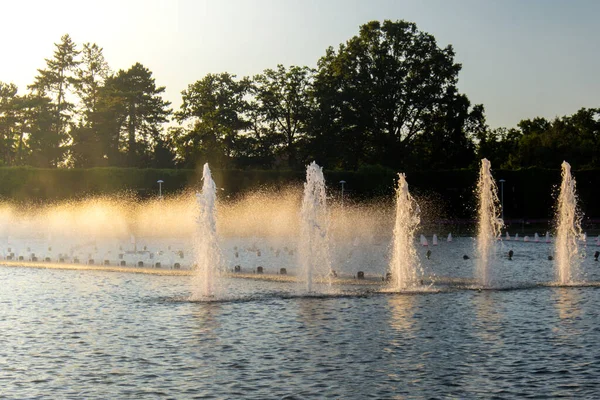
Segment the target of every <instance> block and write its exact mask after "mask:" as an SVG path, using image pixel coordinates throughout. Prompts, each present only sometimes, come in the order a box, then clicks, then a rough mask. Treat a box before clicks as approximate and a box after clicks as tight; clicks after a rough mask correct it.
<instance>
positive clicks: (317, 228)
mask: <svg viewBox="0 0 600 400" xmlns="http://www.w3.org/2000/svg"><path fill="white" fill-rule="evenodd" d="M300 217H301V218H300V220H301V221H300V222H301V226H300V246H299V250H300V251H299V253H298V256H299V260H300V265H301V267H302V272H303V277H304V280H305V282H306V290H307V291H308V292H312V291H313V283H314V281H315V275H316V278H321V279H325V280H327V281H328V283H329V285H331V261H330V256H329V237H328V228H329V215H328V213H327V196H326V192H325V178H324V177H323V170H322V168H321V167H319V166H318V165H317V163H315V162H314V161H313V162H312V163H311V164H310V165H309V166H308V167H306V182H305V183H304V196H303V199H302V209H301V211H300Z"/></svg>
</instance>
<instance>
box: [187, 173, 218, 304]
mask: <svg viewBox="0 0 600 400" xmlns="http://www.w3.org/2000/svg"><path fill="white" fill-rule="evenodd" d="M202 180H203V185H202V192H201V193H196V202H197V204H198V216H197V218H196V228H197V230H196V238H195V251H196V274H195V276H194V280H195V285H194V290H195V292H194V293H193V294H192V297H193V298H201V297H210V296H214V295H215V279H216V278H217V273H218V271H219V264H220V260H221V255H220V250H219V243H218V241H217V215H216V214H217V213H216V203H217V187H216V185H215V182H214V181H213V179H212V176H211V173H210V168H209V167H208V163H207V164H204V169H203V172H202Z"/></svg>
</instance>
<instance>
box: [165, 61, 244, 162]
mask: <svg viewBox="0 0 600 400" xmlns="http://www.w3.org/2000/svg"><path fill="white" fill-rule="evenodd" d="M249 89H250V81H249V79H247V78H243V79H241V80H236V79H235V75H231V74H229V73H226V72H224V73H221V74H208V75H206V76H205V77H204V78H203V79H201V80H199V81H196V82H195V83H193V84H191V85H189V86H188V88H187V89H186V90H184V91H183V92H182V100H183V102H182V104H181V109H180V111H179V112H178V113H177V114H176V118H177V120H178V121H179V122H180V123H183V122H190V124H191V125H190V126H189V127H188V128H186V129H185V130H182V131H179V136H178V139H177V147H178V152H179V154H180V155H185V163H186V164H187V165H190V166H192V165H195V164H196V163H198V162H200V161H204V162H206V161H208V162H211V163H213V164H216V165H218V166H220V167H226V166H230V164H231V162H232V159H234V158H235V157H236V150H237V148H238V146H237V145H238V135H240V133H241V132H244V131H245V130H246V129H247V128H248V127H249V126H250V123H249V121H248V120H247V119H246V118H245V116H244V113H245V112H246V111H247V110H248V107H249V105H248V102H247V101H246V99H245V96H246V95H247V94H248V92H249Z"/></svg>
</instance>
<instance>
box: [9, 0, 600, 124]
mask: <svg viewBox="0 0 600 400" xmlns="http://www.w3.org/2000/svg"><path fill="white" fill-rule="evenodd" d="M0 15H1V16H2V17H1V20H2V21H1V23H0V38H1V39H0V43H1V46H0V48H1V50H2V57H1V58H0V81H3V82H14V83H15V84H17V85H18V86H19V89H20V92H21V93H22V94H23V93H25V91H26V86H27V85H28V84H29V83H31V82H32V81H33V78H34V76H35V75H36V69H37V68H42V67H44V66H45V63H44V58H49V57H51V56H52V53H53V51H54V43H56V42H59V41H60V37H61V36H62V35H63V34H65V33H69V34H70V35H71V37H72V38H73V40H74V41H75V42H76V43H78V44H79V45H81V44H82V43H84V42H95V43H97V44H98V45H99V46H101V47H103V48H104V55H105V58H106V60H107V61H108V63H109V64H110V66H111V68H112V69H113V70H114V71H116V70H118V69H128V68H129V67H130V66H131V65H133V64H134V63H135V62H141V63H142V64H144V65H145V66H146V67H148V68H149V69H150V70H151V71H152V72H153V74H154V77H155V78H156V82H157V84H158V85H161V86H166V87H167V89H166V95H165V98H166V99H167V100H170V101H171V102H172V103H173V106H174V108H178V107H179V104H180V103H181V95H180V93H181V91H182V90H184V89H185V88H186V87H187V85H188V84H191V83H193V82H195V81H196V80H199V79H201V78H202V77H203V76H204V75H206V74H207V73H211V72H212V73H218V72H230V73H232V74H236V75H238V76H239V77H241V76H246V75H254V74H257V73H260V72H261V71H263V70H264V69H266V68H274V67H275V66H276V65H277V64H279V63H281V64H284V65H286V66H289V65H307V66H310V67H315V66H316V63H317V60H318V59H319V57H321V56H322V55H323V54H324V53H325V49H326V48H327V47H328V46H334V47H336V48H337V46H338V45H339V44H340V43H341V42H345V41H346V40H347V39H349V38H351V37H352V36H354V35H356V34H357V33H358V28H359V26H360V25H361V24H363V23H366V22H368V21H370V20H380V21H381V20H384V19H391V20H398V19H405V20H408V21H412V22H415V23H416V24H417V26H418V27H419V29H420V30H422V31H426V32H429V33H431V34H433V35H434V36H435V37H436V39H437V41H438V45H439V46H440V47H445V46H446V45H448V44H452V45H453V46H454V49H455V51H456V60H457V61H458V62H460V63H462V65H463V69H462V71H461V73H460V80H459V87H460V89H461V90H462V92H463V93H465V94H467V96H468V97H469V99H470V100H471V102H472V103H473V104H475V103H483V104H484V105H485V107H486V115H487V120H488V123H489V125H490V126H491V127H498V126H507V127H513V126H515V125H516V124H517V122H518V121H520V120H521V119H524V118H533V117H536V116H543V117H546V118H554V117H555V116H562V115H569V114H572V113H573V112H575V111H577V110H578V109H579V108H581V107H600V76H599V74H600V19H599V17H600V1H596V0H369V1H366V0H365V1H359V0H304V1H299V0H213V1H205V0H180V1H177V0H171V1H167V0H120V1H115V0H102V1H95V0H94V1H92V0H75V1H68V0H54V1H53V0H45V1H31V0H30V1H27V0H0Z"/></svg>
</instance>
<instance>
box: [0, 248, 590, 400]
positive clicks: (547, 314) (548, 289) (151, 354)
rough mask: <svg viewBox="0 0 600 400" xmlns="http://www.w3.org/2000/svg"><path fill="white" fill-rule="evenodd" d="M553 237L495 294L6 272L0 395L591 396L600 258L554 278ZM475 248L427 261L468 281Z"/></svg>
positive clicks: (507, 270) (502, 269)
mask: <svg viewBox="0 0 600 400" xmlns="http://www.w3.org/2000/svg"><path fill="white" fill-rule="evenodd" d="M548 246H549V245H546V244H524V243H520V244H512V245H508V244H507V245H505V248H504V249H507V248H508V247H510V248H513V249H515V258H514V260H513V261H512V263H511V262H509V261H508V260H499V262H498V263H497V264H498V265H497V266H496V269H497V271H496V274H495V276H496V278H495V279H496V282H498V285H497V290H481V291H479V290H473V288H472V287H470V285H464V287H463V286H460V285H458V286H456V285H455V286H451V287H442V286H439V287H434V288H429V289H428V290H424V291H423V293H412V294H402V293H395V294H393V293H377V292H375V291H374V290H375V289H376V287H374V286H373V285H371V286H365V287H361V286H352V287H338V288H334V292H333V293H332V294H327V295H310V296H307V295H305V294H303V292H302V288H301V285H298V284H293V283H281V282H267V281H254V280H245V279H229V280H228V281H227V293H228V294H227V295H224V296H222V297H221V298H220V299H217V300H218V301H211V302H190V301H187V300H186V298H187V296H189V294H190V292H191V288H190V284H191V282H190V278H189V277H185V276H154V275H139V274H128V273H115V272H101V271H85V270H83V271H66V270H46V269H30V268H0V316H1V318H0V335H1V339H0V343H1V345H0V397H1V398H8V399H26V398H69V399H84V398H85V399H94V398H97V399H108V398H114V399H116V398H134V399H139V398H173V399H186V398H215V399H221V398H229V399H271V398H275V399H277V398H279V399H281V398H286V399H321V398H332V399H338V398H340V399H365V398H373V399H393V398H443V397H451V398H473V397H483V398H530V397H531V398H544V397H545V398H548V397H550V398H556V397H569V398H573V397H588V398H592V397H595V396H597V395H598V393H599V392H600V378H599V377H600V325H599V322H600V316H599V313H600V307H598V304H599V302H600V289H599V288H598V287H596V284H595V283H594V282H597V281H599V280H600V279H599V278H598V271H597V270H598V269H600V266H599V265H598V263H595V262H594V261H593V258H591V257H590V256H588V257H587V258H586V259H584V260H583V261H582V280H585V281H586V282H588V283H590V282H591V284H589V285H583V286H580V287H554V286H548V285H546V283H548V282H550V281H551V280H552V279H553V273H554V272H553V267H552V263H551V262H550V261H548V260H547V253H548V251H549V247H548ZM592 250H594V249H592ZM469 251H471V244H470V242H469V239H463V240H462V241H458V243H454V244H452V245H450V244H443V245H441V246H440V247H439V248H435V249H434V250H433V254H432V259H431V260H426V259H423V260H422V262H423V267H424V269H425V271H426V272H427V273H435V274H437V275H439V276H446V277H455V278H462V277H465V278H469V277H472V276H473V273H472V269H473V263H474V262H475V261H474V260H466V261H465V260H462V258H461V255H462V254H463V253H466V252H469ZM378 268H379V267H374V268H373V273H379V272H381V271H379V270H378ZM347 272H349V273H351V272H352V271H347Z"/></svg>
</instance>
